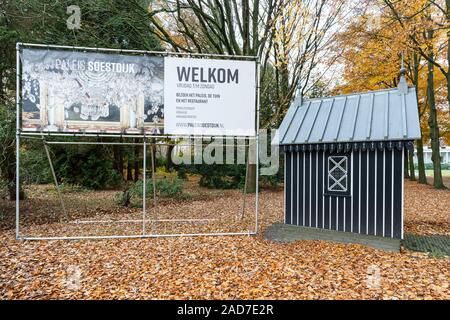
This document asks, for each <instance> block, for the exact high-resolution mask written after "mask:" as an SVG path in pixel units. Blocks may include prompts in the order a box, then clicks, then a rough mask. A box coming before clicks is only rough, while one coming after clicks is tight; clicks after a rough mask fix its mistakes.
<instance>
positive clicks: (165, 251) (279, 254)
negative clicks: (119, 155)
mask: <svg viewBox="0 0 450 320" xmlns="http://www.w3.org/2000/svg"><path fill="white" fill-rule="evenodd" d="M191 189H192V188H191ZM28 193H29V195H30V196H29V198H28V200H25V201H24V202H23V207H22V211H23V212H24V213H23V215H24V216H25V217H24V219H23V221H21V224H23V229H22V231H23V232H27V233H28V234H33V235H56V234H61V233H64V234H66V235H72V234H74V233H83V234H84V233H85V234H92V233H95V232H98V233H100V234H111V233H117V232H124V233H132V232H136V233H139V232H141V225H140V224H132V223H131V224H123V223H114V224H106V226H105V224H101V225H100V226H99V225H94V224H72V223H71V222H74V221H80V220H86V219H89V220H99V221H102V220H104V219H106V218H109V220H110V219H111V218H113V219H116V220H120V219H123V218H132V219H134V218H136V219H138V218H139V217H140V215H141V209H139V208H127V209H123V208H117V207H116V206H115V205H114V204H113V203H112V198H113V192H110V191H102V192H82V193H79V192H78V193H74V194H65V195H64V197H65V200H67V207H68V212H69V217H67V218H66V219H62V220H61V221H60V219H59V218H58V216H60V215H61V210H60V209H59V207H58V202H57V198H56V196H55V194H51V193H49V192H48V190H45V189H44V190H42V189H39V188H37V187H36V188H33V189H31V190H28ZM48 194H50V195H49V196H48V198H45V197H44V196H45V195H48ZM405 199H406V200H405V232H413V233H418V234H445V235H450V209H449V208H450V192H449V191H437V190H435V189H433V188H432V187H429V186H422V185H418V184H416V183H413V182H406V187H405ZM241 200H242V195H241V194H240V193H239V192H238V191H232V190H228V191H205V190H197V191H196V192H194V193H193V196H192V197H191V198H189V199H187V200H176V201H175V200H163V201H161V202H159V203H158V206H157V208H156V209H152V207H151V206H150V209H149V210H151V211H150V213H149V215H150V216H151V217H152V218H154V219H160V220H164V219H165V218H174V217H175V218H180V217H181V218H188V217H189V218H192V217H197V218H200V217H207V218H210V219H216V218H217V219H218V220H217V221H216V220H214V221H211V223H195V224H194V223H193V224H188V225H186V224H173V223H170V224H168V223H165V222H163V221H161V222H158V223H149V225H148V228H150V229H149V230H150V231H158V232H161V233H164V232H167V233H169V232H176V231H185V232H186V231H194V232H195V231H204V232H207V231H208V230H211V229H210V228H213V229H214V231H242V230H249V229H251V228H252V227H253V221H252V217H251V214H252V210H253V200H254V197H253V196H249V197H248V201H247V203H246V210H245V214H244V219H242V220H239V219H236V216H237V215H239V213H240V212H241V205H242V201H241ZM80 203H81V204H80ZM260 204H261V212H260V219H261V225H260V230H263V229H264V228H266V227H267V226H268V225H270V224H271V223H273V222H277V221H282V219H283V217H282V215H283V192H282V189H279V190H277V191H273V190H264V191H262V192H261V198H260ZM0 205H1V208H2V212H4V213H5V216H4V217H3V219H2V222H1V223H0V229H1V230H0V239H1V242H2V246H1V248H0V298H1V299H48V298H60V299H74V298H79V299H177V298H178V299H254V298H263V299H264V298H266V299H449V298H450V288H449V280H450V260H449V259H448V258H435V257H432V256H430V255H428V254H426V253H417V252H411V251H408V250H406V249H402V252H401V253H388V252H384V251H380V250H376V249H372V248H368V247H365V246H362V245H348V244H335V243H328V242H325V241H297V242H293V243H289V244H280V243H274V242H270V241H268V240H265V239H263V238H262V236H261V234H262V233H261V232H260V233H259V235H257V236H226V237H207V236H202V237H174V238H148V239H115V240H83V241H17V240H15V239H14V229H13V228H14V223H13V222H14V217H13V209H14V206H13V204H11V203H8V202H6V201H3V200H2V202H1V204H0ZM118 225H119V226H118Z"/></svg>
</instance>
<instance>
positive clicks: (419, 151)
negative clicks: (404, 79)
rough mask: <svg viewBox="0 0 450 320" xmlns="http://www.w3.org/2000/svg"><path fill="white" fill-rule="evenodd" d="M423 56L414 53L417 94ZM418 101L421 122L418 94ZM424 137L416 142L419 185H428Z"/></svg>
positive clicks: (420, 114) (414, 78)
mask: <svg viewBox="0 0 450 320" xmlns="http://www.w3.org/2000/svg"><path fill="white" fill-rule="evenodd" d="M420 60H421V56H420V55H419V54H418V53H417V52H414V53H413V63H414V65H413V79H412V80H413V83H414V85H415V86H416V92H419V66H420ZM416 101H417V109H418V110H417V112H418V114H419V121H420V119H421V118H422V112H420V104H419V97H418V96H417V94H416ZM422 139H423V137H422V134H421V137H420V139H419V140H417V141H416V149H417V170H418V172H419V181H418V182H419V183H422V184H428V182H427V175H426V174H425V161H424V158H423V140H422Z"/></svg>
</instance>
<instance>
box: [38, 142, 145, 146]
mask: <svg viewBox="0 0 450 320" xmlns="http://www.w3.org/2000/svg"><path fill="white" fill-rule="evenodd" d="M45 144H83V145H85V144H88V145H89V144H91V145H99V144H105V145H126V146H142V143H136V142H103V141H99V142H90V141H45Z"/></svg>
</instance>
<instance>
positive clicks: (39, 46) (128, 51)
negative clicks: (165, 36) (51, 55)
mask: <svg viewBox="0 0 450 320" xmlns="http://www.w3.org/2000/svg"><path fill="white" fill-rule="evenodd" d="M23 46H25V47H36V48H55V49H69V50H83V51H96V52H98V51H105V52H118V53H141V54H153V55H157V56H188V57H217V58H236V60H245V59H255V58H256V56H238V55H230V54H217V53H216V54H214V53H190V52H164V51H148V50H132V49H111V48H93V47H80V46H63V45H47V44H39V43H23Z"/></svg>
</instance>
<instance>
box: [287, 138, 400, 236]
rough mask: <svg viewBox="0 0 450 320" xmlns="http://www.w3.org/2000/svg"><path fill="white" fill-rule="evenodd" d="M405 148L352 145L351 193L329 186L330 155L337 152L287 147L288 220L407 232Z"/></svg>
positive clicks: (394, 233)
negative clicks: (336, 192)
mask: <svg viewBox="0 0 450 320" xmlns="http://www.w3.org/2000/svg"><path fill="white" fill-rule="evenodd" d="M403 153H404V147H403V149H401V150H399V149H397V148H394V149H392V150H388V149H386V148H384V149H383V150H380V149H375V150H369V149H368V150H365V151H363V150H357V151H350V152H349V153H348V155H349V159H350V172H349V179H350V181H349V183H350V184H349V185H350V195H349V196H341V195H333V194H329V193H328V192H327V190H326V185H327V174H328V173H327V165H326V161H327V160H326V159H327V157H328V156H329V155H336V153H333V154H331V153H330V151H323V150H320V151H316V150H312V151H308V150H307V151H301V150H300V151H294V150H291V151H290V150H286V151H285V155H284V159H285V223H286V224H292V225H297V226H305V227H313V228H321V229H331V230H338V231H345V232H355V233H360V234H368V235H377V236H383V237H391V238H397V239H401V238H403V166H404V162H403ZM338 155H339V154H338Z"/></svg>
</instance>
